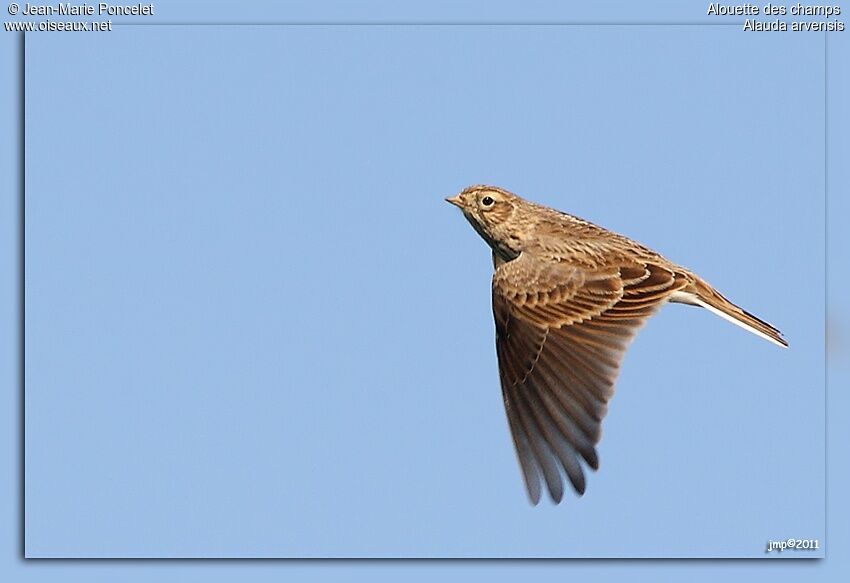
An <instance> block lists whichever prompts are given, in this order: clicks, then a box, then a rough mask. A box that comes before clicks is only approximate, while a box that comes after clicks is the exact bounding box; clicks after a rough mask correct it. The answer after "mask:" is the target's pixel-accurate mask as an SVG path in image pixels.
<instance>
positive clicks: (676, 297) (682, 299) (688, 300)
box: [670, 291, 787, 348]
mask: <svg viewBox="0 0 850 583" xmlns="http://www.w3.org/2000/svg"><path fill="white" fill-rule="evenodd" d="M670 299H671V301H674V302H679V303H682V304H691V305H692V306H700V307H701V308H705V309H706V310H708V311H709V312H711V313H712V314H716V315H718V316H720V317H721V318H723V319H724V320H727V321H729V322H732V323H733V324H735V325H736V326H740V327H741V328H743V329H744V330H746V331H747V332H752V333H753V334H755V335H756V336H759V337H761V338H764V339H765V340H769V341H770V342H772V343H773V344H776V345H777V346H781V347H782V348H787V346H785V345H784V344H782V343H781V342H777V341H776V339H774V338H771V337H770V336H768V335H767V334H765V333H764V332H762V331H761V330H756V329H755V328H753V327H751V326H748V325H747V324H745V323H744V322H742V321H740V320H738V319H737V318H734V317H732V316H730V315H729V314H727V313H725V312H722V311H720V310H718V309H717V308H715V307H714V306H712V305H710V304H708V303H706V302H704V301H703V300H701V299H700V298H699V297H698V296H697V295H696V294H692V293H688V292H682V291H678V292H676V293H674V294H673V295H672V296H671V297H670Z"/></svg>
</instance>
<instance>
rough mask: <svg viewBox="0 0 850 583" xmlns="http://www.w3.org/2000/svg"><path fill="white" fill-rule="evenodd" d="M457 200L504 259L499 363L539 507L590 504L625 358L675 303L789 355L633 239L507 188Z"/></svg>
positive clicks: (746, 316) (473, 190)
mask: <svg viewBox="0 0 850 583" xmlns="http://www.w3.org/2000/svg"><path fill="white" fill-rule="evenodd" d="M446 201H447V202H449V203H451V204H453V205H455V206H456V207H458V208H460V210H461V211H462V212H463V215H464V217H465V218H466V219H467V220H468V221H469V223H470V224H471V225H472V228H473V229H475V231H476V232H477V233H478V234H479V235H480V236H481V238H482V239H484V241H485V242H486V243H487V245H489V246H490V248H491V250H492V255H493V267H494V271H493V280H492V303H493V317H494V319H495V324H496V325H495V328H496V355H497V360H498V366H499V379H500V383H501V388H502V398H503V401H504V406H505V412H506V414H507V419H508V426H509V428H510V432H511V436H512V438H513V443H514V446H515V450H516V454H517V458H518V460H519V466H520V469H521V472H522V476H523V479H524V482H525V486H526V490H527V492H528V497H529V500H530V502H531V503H532V504H534V505H537V504H538V502H539V501H540V496H541V490H542V482H545V484H546V488H547V490H548V492H549V496H550V498H551V500H552V501H553V502H554V503H555V504H558V503H560V502H561V500H562V498H563V495H564V477H566V479H568V480H569V482H570V484H571V485H572V488H573V490H574V491H575V492H576V494H577V495H579V496H581V495H583V494H584V492H585V487H586V481H585V475H584V468H583V465H582V461H583V463H584V464H586V465H587V466H588V467H589V468H590V469H592V470H593V471H596V470H598V469H599V457H598V454H597V451H596V446H597V444H598V443H599V441H600V438H601V429H602V419H603V418H604V417H605V414H606V413H607V410H608V404H609V401H610V400H611V398H612V396H613V394H614V384H615V381H616V379H617V375H618V374H619V370H620V364H621V362H622V359H623V355H624V353H625V351H626V349H627V348H628V346H629V344H630V343H631V341H632V340H633V338H634V336H635V334H636V333H637V331H638V330H639V329H640V328H641V327H642V326H643V324H644V323H645V322H646V320H647V319H648V318H649V317H650V316H652V315H653V314H654V313H655V312H656V311H657V310H658V309H659V308H660V307H661V306H663V305H664V304H666V303H668V302H672V303H680V304H688V305H691V306H699V307H702V308H705V309H706V310H708V311H709V312H712V313H714V314H716V315H717V316H720V317H721V318H724V319H726V320H728V321H730V322H732V323H734V324H737V325H738V326H740V327H742V328H744V329H746V330H748V331H750V332H752V333H754V334H756V335H757V336H760V337H761V338H764V339H765V340H768V341H770V342H772V343H774V344H776V345H779V346H781V347H787V346H788V342H787V341H786V340H785V339H784V338H783V336H782V333H781V332H780V331H779V330H778V329H776V328H774V327H773V326H772V325H770V324H768V323H767V322H765V321H763V320H761V319H759V318H757V317H756V316H754V315H752V314H750V313H749V312H746V311H745V310H743V309H741V308H740V307H738V306H737V305H735V304H734V303H732V302H731V301H729V300H728V299H726V298H725V297H724V296H723V295H721V294H720V292H718V291H717V290H716V289H714V287H712V286H711V285H710V284H709V283H708V282H706V281H705V280H704V279H702V278H701V277H699V276H698V275H696V274H695V273H694V272H692V271H690V270H688V269H685V268H684V267H681V266H679V265H677V264H675V263H673V262H671V261H669V260H668V259H666V258H664V257H663V256H661V255H660V254H659V253H657V252H655V251H653V250H651V249H649V248H648V247H645V246H643V245H642V244H640V243H638V242H636V241H633V240H631V239H629V238H627V237H625V236H623V235H620V234H617V233H614V232H612V231H609V230H607V229H605V228H603V227H600V226H598V225H595V224H593V223H591V222H589V221H586V220H584V219H581V218H579V217H576V216H573V215H570V214H567V213H564V212H561V211H558V210H555V209H552V208H549V207H546V206H543V205H540V204H536V203H533V202H530V201H527V200H524V199H523V198H520V197H519V196H517V195H516V194H514V193H512V192H510V191H508V190H505V189H503V188H499V187H496V186H487V185H475V186H470V187H468V188H465V189H464V190H462V191H461V192H460V193H459V194H457V195H456V196H452V197H449V198H446Z"/></svg>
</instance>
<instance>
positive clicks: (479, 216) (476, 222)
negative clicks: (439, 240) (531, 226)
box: [446, 185, 529, 261]
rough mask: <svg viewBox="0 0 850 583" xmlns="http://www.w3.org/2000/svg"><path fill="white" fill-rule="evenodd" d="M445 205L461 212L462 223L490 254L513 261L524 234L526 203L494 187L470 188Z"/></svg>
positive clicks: (453, 197) (447, 200)
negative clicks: (472, 231)
mask: <svg viewBox="0 0 850 583" xmlns="http://www.w3.org/2000/svg"><path fill="white" fill-rule="evenodd" d="M446 202H450V203H451V204H453V205H455V206H456V207H458V208H459V209H460V210H461V211H463V215H464V216H465V217H466V220H468V221H469V223H470V224H471V225H472V227H473V228H474V229H475V230H476V232H477V233H478V234H479V235H481V237H482V238H483V239H484V240H485V241H486V242H487V244H488V245H490V247H492V248H493V251H495V252H496V253H498V254H499V255H501V256H502V258H503V259H504V260H506V261H510V260H511V259H515V258H516V257H517V256H518V255H519V254H520V253H521V252H522V247H523V245H522V244H523V237H524V235H525V234H526V229H525V227H526V226H527V225H526V224H525V223H526V221H524V220H523V217H524V216H526V213H524V212H523V210H524V207H525V206H528V205H529V203H528V202H526V201H524V200H522V199H521V198H520V197H518V196H517V195H515V194H513V193H510V192H508V191H507V190H504V189H502V188H498V187H496V186H481V185H478V186H470V187H468V188H465V189H464V190H463V191H461V193H460V194H458V195H456V196H452V197H449V198H447V199H446Z"/></svg>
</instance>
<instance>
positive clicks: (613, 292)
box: [493, 253, 688, 504]
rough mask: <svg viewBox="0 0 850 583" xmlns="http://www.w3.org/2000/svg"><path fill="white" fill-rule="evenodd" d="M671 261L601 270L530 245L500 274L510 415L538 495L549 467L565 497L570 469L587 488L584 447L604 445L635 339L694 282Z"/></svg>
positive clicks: (500, 347)
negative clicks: (534, 252)
mask: <svg viewBox="0 0 850 583" xmlns="http://www.w3.org/2000/svg"><path fill="white" fill-rule="evenodd" d="M687 283H688V281H687V280H686V278H685V276H684V275H682V274H679V273H676V272H674V271H673V270H671V269H669V268H667V267H666V266H663V265H657V264H650V263H642V262H623V263H622V264H620V265H610V266H606V267H600V268H595V269H588V268H586V267H576V266H571V265H568V264H565V263H558V262H555V261H551V260H539V259H536V258H534V257H533V256H531V255H528V254H525V253H523V254H522V255H520V256H519V257H518V258H516V259H514V260H513V261H509V262H507V263H503V264H502V265H500V266H499V267H498V268H497V269H496V272H495V274H494V275H493V315H494V317H495V319H496V351H497V354H498V358H499V376H500V378H501V383H502V396H503V398H504V401H505V409H506V412H507V416H508V423H509V425H510V428H511V434H512V436H513V440H514V445H515V446H516V451H517V456H518V458H519V463H520V466H521V468H522V472H523V476H524V478H525V484H526V487H527V488H528V494H529V497H530V498H531V501H532V502H533V503H534V504H537V503H538V502H539V500H540V491H541V475H542V477H543V479H544V480H545V482H546V485H547V487H548V489H549V494H550V495H551V497H552V499H553V500H554V501H555V502H560V500H561V498H562V496H563V493H564V486H563V479H562V474H566V476H567V477H568V478H569V480H570V482H571V483H572V485H573V488H575V490H576V492H578V493H579V494H583V493H584V490H585V479H584V471H583V469H582V465H581V463H580V461H579V456H581V458H583V459H584V461H585V462H586V463H587V465H589V466H590V467H591V468H593V469H594V470H596V469H597V468H598V467H599V460H598V457H597V454H596V444H597V443H598V442H599V439H600V437H601V423H602V418H603V417H604V416H605V413H606V412H607V408H608V401H609V399H610V398H611V396H612V395H613V392H614V381H615V380H616V377H617V374H618V372H619V367H620V362H621V360H622V357H623V354H624V353H625V350H626V348H627V347H628V344H629V342H630V341H631V339H632V338H633V337H634V335H635V333H636V332H637V330H638V329H639V328H640V327H641V325H642V324H643V323H644V322H645V321H646V319H647V318H648V317H649V316H651V315H652V313H653V312H654V311H655V309H656V308H658V307H659V306H660V305H661V304H663V303H664V302H665V301H666V300H667V298H668V297H669V295H670V294H671V293H672V292H674V291H676V290H678V289H681V288H682V287H684V286H685V285H687Z"/></svg>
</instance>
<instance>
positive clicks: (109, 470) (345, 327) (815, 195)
mask: <svg viewBox="0 0 850 583" xmlns="http://www.w3.org/2000/svg"><path fill="white" fill-rule="evenodd" d="M104 46H108V49H109V50H104ZM742 54H745V55H747V56H748V59H747V60H746V61H744V62H742V59H740V55H742ZM27 59H28V60H27V66H28V79H27V95H28V101H27V108H28V109H27V112H28V119H27V122H28V125H27V156H28V157H27V160H28V173H27V186H28V191H27V262H28V263H27V309H28V311H27V331H28V333H27V380H28V385H27V440H28V452H27V455H28V457H27V478H28V490H27V502H28V506H27V527H28V528H27V537H28V538H27V546H28V549H30V550H31V552H32V553H33V554H47V555H49V554H57V553H58V554H70V555H74V554H83V555H93V554H94V555H99V554H106V555H113V556H114V555H118V556H126V555H128V554H130V555H133V554H140V555H149V554H153V555H157V554H166V555H168V554H173V555H185V554H190V555H216V554H224V555H237V556H244V555H257V554H259V555H268V556H277V555H311V556H316V555H328V554H330V555H344V556H351V555H373V554H380V555H403V556H409V555H424V556H431V555H446V554H448V555H457V556H468V555H495V556H500V555H520V556H541V555H543V556H549V555H552V556H563V555H566V556H571V555H572V556H585V555H591V556H611V555H614V556H620V555H629V556H668V555H673V556H694V555H696V556H755V555H758V554H759V553H760V552H761V550H762V548H763V547H762V545H763V543H764V542H766V539H768V538H772V536H773V535H772V533H774V532H775V531H780V532H782V531H784V530H793V531H799V530H803V531H807V532H808V531H814V532H813V533H812V534H811V535H807V534H802V533H801V534H800V536H803V537H808V536H811V537H812V538H818V537H819V538H821V539H822V538H824V537H823V531H822V527H823V514H822V509H823V499H822V492H823V483H824V482H823V480H824V477H823V456H822V451H823V407H824V401H823V397H824V395H823V369H822V363H823V352H822V342H821V339H822V336H823V324H822V322H821V321H820V320H819V319H817V318H812V317H811V312H814V313H822V311H823V297H824V289H823V261H822V257H823V213H824V209H823V194H822V193H823V126H822V122H823V117H822V116H823V84H822V83H823V69H822V66H823V43H822V39H820V37H816V36H804V35H801V36H798V37H780V36H776V37H765V36H762V37H758V38H756V37H754V36H748V35H743V34H741V33H740V32H739V31H738V30H737V29H736V28H731V27H730V28H727V27H705V28H699V29H694V28H692V27H688V28H683V27H677V28H672V27H668V28H655V27H634V28H626V29H622V28H617V29H612V28H606V27H581V28H578V27H568V28H567V27H560V28H552V27H533V28H531V27H529V28H514V27H509V28H503V27H468V28H457V27H417V28H386V27H379V28H359V27H358V28H339V27H336V28H323V27H310V28H292V27H286V28H283V29H278V28H260V29H244V28H238V29H233V28H215V29H209V28H192V29H186V30H183V29H177V28H156V29H142V28H138V27H136V28H130V29H127V28H125V29H122V30H120V31H119V32H118V33H117V34H113V35H111V36H110V37H109V38H108V39H106V40H104V39H96V40H95V39H93V38H91V37H87V38H82V37H80V38H77V37H74V38H65V37H57V36H49V35H44V36H41V37H35V36H31V37H30V38H29V39H28V46H27ZM72 62H73V63H78V64H79V63H86V67H87V68H88V67H91V68H92V69H94V70H97V71H99V72H101V73H105V72H109V74H108V75H106V74H103V75H101V76H100V77H99V78H91V77H90V78H86V79H84V80H82V81H81V80H80V77H79V75H78V74H77V73H78V71H75V70H74V69H73V68H70V67H68V63H72ZM730 62H735V63H736V66H735V67H729V63H730ZM812 63H816V64H817V66H813V65H812ZM819 67H820V68H819ZM56 87H61V88H62V101H61V103H62V104H63V106H64V107H67V108H68V110H72V111H74V112H75V115H73V116H68V115H67V111H66V110H63V109H61V108H59V107H57V93H56V92H55V91H51V88H54V89H55V88H56ZM730 88H733V89H731V90H730ZM789 112H806V114H805V115H797V116H795V115H789ZM815 121H819V123H820V124H821V125H818V124H817V123H814V122H815ZM33 160H35V161H38V166H35V165H34V164H33V163H32V161H33ZM471 182H494V183H497V184H500V185H503V186H506V187H508V188H511V189H514V190H516V191H517V192H519V193H521V194H523V195H525V196H527V197H529V198H532V199H535V200H538V201H541V202H545V203H547V204H551V205H553V206H556V207H558V208H561V209H563V210H567V211H569V212H573V213H575V214H578V215H580V216H583V217H585V218H588V219H590V220H593V221H595V222H598V223H601V224H603V225H605V226H608V227H610V228H612V229H615V230H618V231H621V232H623V233H626V234H628V235H630V236H632V237H634V238H637V239H639V240H641V241H642V242H644V243H646V244H648V245H650V246H652V247H654V248H656V249H658V250H659V251H661V252H662V253H664V254H665V255H667V256H668V257H669V258H671V259H673V260H675V261H678V262H680V263H682V264H684V265H687V266H688V267H690V268H692V269H694V270H695V271H697V272H698V273H701V274H702V275H704V276H705V277H706V278H707V279H709V280H710V281H712V283H714V284H715V285H717V287H718V288H720V289H721V290H722V291H724V293H726V294H727V295H729V296H730V297H731V298H732V299H734V300H736V301H738V302H740V303H741V304H742V305H743V306H744V307H745V308H746V309H748V310H750V311H752V312H754V313H756V314H758V315H760V316H761V317H763V318H765V319H767V320H769V321H771V322H773V323H774V324H776V325H777V326H778V327H780V328H781V329H782V330H783V331H784V332H785V333H786V335H787V337H788V339H789V340H790V342H791V344H792V349H791V350H789V351H781V350H779V349H776V348H775V347H773V346H771V345H769V344H768V343H766V342H763V341H759V339H757V338H755V337H753V336H750V335H747V334H745V333H744V332H742V331H741V330H739V329H737V328H734V327H732V326H729V325H727V324H725V323H724V322H722V321H720V320H718V319H716V318H712V317H710V316H709V314H707V313H705V312H699V311H696V310H693V309H688V308H685V307H680V306H673V307H669V308H667V309H665V310H664V311H663V312H662V313H661V314H660V315H659V316H658V317H657V318H656V319H654V320H653V321H652V322H651V323H650V324H649V326H648V327H647V328H646V329H645V331H644V332H643V333H642V334H641V336H639V338H638V340H637V341H636V343H635V345H634V346H633V348H632V350H631V351H630V352H629V354H628V356H627V358H626V362H625V365H624V368H623V374H622V376H621V378H620V382H619V383H618V394H617V395H616V397H615V399H614V402H613V403H612V408H611V413H610V414H609V417H608V419H607V420H606V424H605V436H604V439H603V442H602V444H601V448H600V456H601V459H602V464H601V465H602V467H601V470H600V472H599V473H598V474H594V475H592V476H591V477H590V482H589V488H588V493H587V494H586V496H585V497H584V498H583V499H581V500H574V499H570V498H568V499H567V500H566V501H565V503H564V504H562V505H561V507H552V506H549V505H546V504H544V505H541V507H539V508H537V509H532V508H530V507H529V506H528V505H527V503H526V501H525V498H524V493H523V491H522V484H521V480H520V477H519V472H518V468H517V467H516V462H515V460H514V456H513V451H512V449H511V444H510V440H509V437H508V434H507V427H506V424H505V420H504V414H503V412H502V410H501V402H500V396H499V391H498V381H497V376H496V370H495V355H494V351H493V339H492V321H491V316H490V311H489V303H488V301H489V293H488V286H489V271H490V263H489V257H488V253H487V250H486V248H485V247H484V245H483V243H482V242H480V241H479V240H478V238H477V236H476V235H475V234H474V233H473V232H472V231H471V229H469V227H468V226H467V225H466V224H465V222H463V220H462V219H461V217H460V216H459V214H458V213H457V212H456V211H454V209H451V208H450V207H448V205H445V203H443V202H442V198H443V196H445V195H447V194H452V193H453V192H454V191H456V190H458V189H460V188H461V187H463V186H465V185H466V184H468V183H471ZM802 193H805V194H802ZM765 290H777V291H776V293H765ZM802 306H805V307H806V308H805V309H803V308H802ZM789 433H790V435H789ZM813 452H821V454H817V453H813ZM81 468H84V469H85V470H84V471H80V470H81ZM779 485H781V486H779ZM778 486H779V487H778ZM777 507H781V508H782V512H777ZM119 516H120V517H121V519H120V520H116V517H119ZM125 522H126V523H129V524H133V525H135V527H134V528H132V529H128V528H126V527H125V526H124V523H125ZM411 525H416V527H415V528H411ZM648 529H649V530H648ZM819 529H821V530H819ZM447 533H450V535H447ZM612 533H616V536H612ZM788 534H790V533H788ZM776 536H777V537H783V536H786V534H776ZM793 536H797V535H793Z"/></svg>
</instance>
